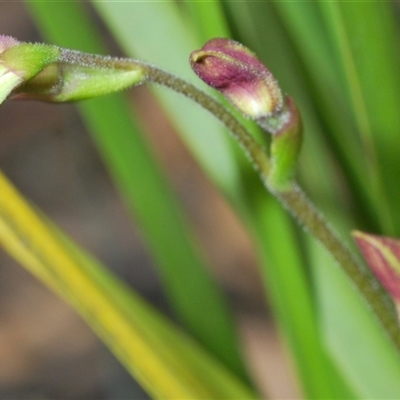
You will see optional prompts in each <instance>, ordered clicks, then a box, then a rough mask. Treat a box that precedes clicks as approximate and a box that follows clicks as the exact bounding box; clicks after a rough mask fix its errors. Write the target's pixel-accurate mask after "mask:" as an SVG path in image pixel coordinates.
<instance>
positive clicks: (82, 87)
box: [0, 35, 400, 351]
mask: <svg viewBox="0 0 400 400" xmlns="http://www.w3.org/2000/svg"><path fill="white" fill-rule="evenodd" d="M2 46H3V47H2ZM7 46H8V47H7ZM2 49H3V50H2ZM28 56H29V57H28ZM235 57H236V58H235ZM237 57H239V60H237ZM207 59H208V61H207ZM27 60H28V61H27ZM200 61H201V68H203V67H204V66H206V67H207V68H206V70H202V69H201V68H200V69H199V70H198V71H197V72H198V73H199V75H204V73H205V72H207V73H208V69H209V66H210V63H211V66H212V67H213V68H217V72H218V71H220V72H221V71H222V72H223V74H222V75H223V77H224V79H225V80H226V82H222V81H221V80H218V79H216V77H215V76H214V77H212V79H214V81H212V82H213V85H211V86H213V87H215V88H217V89H220V91H222V92H225V94H227V97H228V99H230V100H231V101H232V100H233V104H234V105H235V106H236V107H237V108H238V109H239V110H240V111H242V112H243V113H244V114H245V115H247V116H248V117H250V118H253V119H254V120H255V121H256V122H257V123H259V125H260V126H261V127H263V128H264V129H265V130H266V131H268V133H269V134H271V135H272V140H271V146H270V149H269V152H266V151H265V149H264V148H263V146H262V145H260V144H259V143H258V142H257V141H256V140H255V139H254V138H253V137H252V136H251V134H250V133H249V132H248V131H247V130H246V129H245V128H244V127H243V125H242V124H241V123H240V122H239V121H238V120H237V119H236V118H235V117H234V116H233V115H232V113H230V112H229V111H228V110H227V109H226V108H225V107H224V106H223V105H222V104H221V103H219V102H218V101H216V100H215V99H214V98H212V97H210V96H209V95H207V94H206V93H204V92H203V91H201V90H199V89H197V88H196V87H195V86H193V85H191V84H190V83H188V82H186V81H184V80H182V79H180V78H178V77H175V76H174V75H172V74H169V73H167V72H165V71H162V70H160V69H158V68H156V67H154V66H151V65H149V64H147V63H144V62H142V61H139V60H133V59H117V58H111V57H103V56H98V55H91V54H83V53H79V52H75V51H70V50H64V49H60V48H58V47H55V46H46V45H31V44H19V42H17V41H14V40H10V39H5V37H4V36H1V35H0V102H1V101H2V100H4V99H5V98H6V97H7V96H8V95H10V94H11V95H12V96H14V97H16V98H37V99H41V100H46V101H54V102H60V101H74V100H81V99H85V98H90V97H94V96H100V95H104V94H107V93H112V92H115V91H118V90H121V89H124V88H127V87H130V86H134V85H139V84H143V83H146V82H152V83H156V84H159V85H162V86H165V87H167V88H169V89H172V90H174V91H176V92H178V93H181V94H183V95H184V96H186V97H188V98H190V99H192V100H193V101H195V102H196V103H197V104H199V105H201V106H203V107H204V108H205V109H206V110H208V111H209V112H210V113H212V114H213V115H214V116H215V117H216V118H217V119H219V120H220V121H221V122H222V123H223V124H224V125H225V126H226V127H227V128H228V129H229V131H230V132H231V134H232V136H233V137H234V138H235V140H237V142H238V143H239V144H240V145H241V147H242V148H243V150H244V151H245V153H246V154H247V156H248V158H249V160H250V161H251V162H252V164H253V166H254V168H255V169H256V170H257V172H258V173H259V175H260V177H261V180H262V182H263V183H264V185H265V187H266V188H267V189H268V190H269V191H270V192H271V193H272V194H273V195H274V196H276V197H277V198H278V199H279V200H280V201H281V203H282V204H283V206H284V207H285V208H286V209H287V210H288V211H289V212H290V213H291V214H292V215H293V216H294V217H295V218H296V219H297V221H298V222H299V223H300V225H301V226H303V227H304V228H305V229H306V230H307V231H308V232H309V233H310V234H311V235H312V236H314V237H315V238H316V239H317V240H318V241H319V242H320V243H321V244H322V245H323V246H324V247H325V248H326V250H327V251H328V252H330V253H331V255H332V256H333V257H334V259H335V260H336V261H337V262H338V263H339V264H340V265H341V266H342V268H343V269H344V270H345V272H346V273H347V275H348V276H349V278H350V280H351V281H352V282H353V283H354V285H355V286H356V287H357V288H358V290H359V292H360V293H361V295H362V296H363V298H364V299H365V301H366V303H367V304H368V305H369V307H370V308H371V309H372V310H373V311H374V313H375V315H376V317H377V319H378V320H379V321H380V322H381V325H382V327H383V328H384V329H385V331H386V332H387V334H388V336H390V338H391V339H392V341H393V342H394V344H395V345H396V347H397V349H398V350H399V351H400V330H399V325H398V321H397V317H396V314H395V312H394V309H393V305H392V303H391V302H390V300H389V298H388V296H387V295H386V294H385V292H384V291H383V290H382V289H381V287H380V286H379V285H377V281H376V280H375V278H374V277H373V276H372V274H371V273H370V272H369V270H367V269H366V268H365V266H364V265H363V264H361V263H360V262H359V261H358V260H357V259H356V258H355V256H354V255H353V254H352V253H351V251H350V250H349V249H348V248H347V246H346V245H345V244H344V243H343V242H342V240H340V239H339V237H338V236H337V234H336V233H335V232H334V231H333V229H332V228H331V227H330V226H329V224H328V223H327V222H326V221H325V219H324V217H323V216H322V215H321V213H320V212H319V211H318V210H317V209H316V208H315V207H314V206H313V205H312V204H311V202H310V201H309V200H308V199H307V198H306V196H305V194H304V193H303V192H302V190H301V189H300V188H299V187H298V185H297V184H296V182H295V179H294V175H295V167H296V164H297V157H298V153H299V151H300V146H301V132H302V128H301V120H300V116H299V113H298V111H297V108H296V106H295V104H294V102H293V100H292V99H291V98H290V97H289V96H285V95H283V94H282V93H281V92H280V89H279V87H276V86H277V82H276V80H275V79H274V78H273V77H272V75H271V74H270V72H269V71H268V70H267V69H266V68H265V67H264V66H263V65H262V64H261V63H260V62H259V61H258V60H257V59H255V56H254V54H253V53H251V52H250V51H248V50H247V49H246V48H243V46H241V45H237V44H236V42H235V43H231V42H229V43H226V42H221V41H220V40H219V41H216V42H213V43H212V46H211V47H206V46H205V47H204V48H203V49H202V50H200V51H199V52H197V53H194V54H193V53H192V56H191V63H192V65H193V66H199V65H200V64H199V63H200ZM204 62H205V64H204ZM207 63H208V64H207ZM246 63H247V64H246ZM207 65H208V66H207ZM246 65H247V67H246ZM246 68H247V69H246ZM199 71H200V72H199ZM204 71H205V72H204ZM246 71H247V72H246ZM249 71H250V74H249ZM214 72H215V71H214ZM237 76H239V77H240V79H239V80H237ZM232 77H236V78H234V84H233V85H229V80H230V79H233V78H232ZM207 79H208V78H207ZM210 79H211V78H210ZM215 79H216V80H215ZM235 79H236V80H235ZM265 95H267V98H265ZM243 96H244V101H242V100H243ZM268 96H269V97H268ZM254 100H255V101H254Z"/></svg>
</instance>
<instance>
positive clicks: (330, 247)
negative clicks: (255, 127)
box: [145, 65, 400, 352]
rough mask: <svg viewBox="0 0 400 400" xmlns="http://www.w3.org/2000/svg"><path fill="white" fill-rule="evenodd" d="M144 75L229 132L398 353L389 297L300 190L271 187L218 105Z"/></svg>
mask: <svg viewBox="0 0 400 400" xmlns="http://www.w3.org/2000/svg"><path fill="white" fill-rule="evenodd" d="M145 71H146V72H145V74H146V78H147V80H148V81H150V82H154V83H157V84H160V85H162V86H166V87H168V88H170V89H172V90H174V91H176V92H178V93H181V94H183V95H185V96H186V97H189V98H190V99H192V100H193V101H195V102H196V103H198V104H199V105H201V106H203V107H204V108H205V109H207V110H208V111H209V112H211V113H212V114H213V115H214V116H215V117H216V118H218V119H219V120H220V121H221V122H222V123H223V124H224V125H225V126H226V127H227V128H228V129H229V130H230V132H231V134H232V135H233V137H234V138H235V139H236V140H237V141H238V142H239V143H240V145H241V146H242V148H243V149H244V151H245V152H246V154H247V156H248V157H249V159H250V161H251V162H252V164H253V166H254V168H255V169H256V170H257V171H258V172H259V174H260V177H261V179H262V181H263V183H264V185H265V187H266V188H267V189H268V191H269V192H271V193H272V194H273V195H274V196H275V197H277V198H278V199H279V200H280V202H281V203H282V204H283V206H284V207H285V208H286V209H287V210H288V211H289V212H290V213H291V214H292V215H293V217H294V218H295V219H296V220H297V221H298V222H299V224H300V225H301V226H302V227H304V228H305V229H306V230H307V231H308V232H309V233H310V234H311V235H312V236H313V237H314V238H316V239H317V240H318V241H319V242H320V243H321V244H322V245H323V246H324V247H325V249H326V250H327V251H328V252H329V253H330V254H331V255H332V256H333V258H334V259H335V260H336V261H337V262H338V263H339V264H340V265H341V267H342V268H343V269H344V271H345V272H346V274H347V275H348V277H349V278H350V280H351V281H352V282H353V284H354V285H355V287H356V288H357V289H358V291H359V292H360V294H361V295H362V297H363V298H364V300H365V301H366V303H367V304H368V306H369V308H370V309H371V310H372V311H373V313H374V314H375V316H376V317H377V319H378V320H379V321H380V323H381V325H382V327H383V329H384V330H385V331H386V333H387V335H388V336H389V337H390V339H391V340H392V341H393V343H394V344H395V346H396V348H397V349H398V351H399V352H400V328H399V323H398V319H397V316H396V313H395V310H394V307H393V303H392V302H391V300H390V298H389V296H388V295H387V293H386V292H385V291H384V290H383V289H382V287H381V286H380V284H379V283H378V281H377V280H376V278H375V277H374V276H373V275H372V273H371V272H370V270H369V269H368V268H366V266H365V265H364V264H362V263H361V262H359V261H358V260H357V259H356V257H355V256H354V254H353V253H352V252H351V251H350V250H349V248H348V247H347V246H346V245H345V244H344V242H343V241H342V240H341V239H340V238H339V236H338V235H337V234H336V232H334V230H333V229H332V227H331V226H330V225H329V224H328V223H327V221H326V220H325V218H324V217H323V215H322V214H321V213H320V212H319V211H318V210H317V209H316V207H315V206H314V205H313V204H312V203H311V201H310V200H309V199H308V198H307V197H306V195H305V194H304V192H303V191H302V190H301V189H300V187H298V186H297V184H296V183H294V182H293V184H292V185H291V187H290V188H285V190H277V189H276V187H273V186H272V185H271V182H270V179H269V178H270V172H271V166H270V161H269V158H268V155H267V154H266V152H265V151H264V148H263V147H262V146H261V145H260V144H259V143H257V142H256V141H255V140H254V139H253V137H252V136H251V135H250V133H249V132H248V131H247V130H246V129H245V128H244V127H243V125H242V124H241V123H240V122H239V121H238V120H237V119H236V118H235V117H234V116H233V115H232V114H231V113H230V112H229V111H228V110H226V108H225V107H224V106H222V105H221V104H220V103H219V102H217V101H216V100H214V99H213V98H212V97H210V96H208V95H207V94H206V93H204V92H202V91H201V90H199V89H197V88H196V87H195V86H193V85H191V84H189V83H188V82H186V81H184V80H182V79H180V78H177V77H175V76H173V75H171V74H169V73H167V72H165V71H162V70H160V69H158V68H155V67H152V66H149V65H146V66H145Z"/></svg>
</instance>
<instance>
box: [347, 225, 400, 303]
mask: <svg viewBox="0 0 400 400" xmlns="http://www.w3.org/2000/svg"><path fill="white" fill-rule="evenodd" d="M353 237H354V238H355V241H356V243H357V245H358V247H359V248H360V250H361V252H362V254H363V256H364V258H365V260H366V261H367V263H368V265H369V266H370V268H371V269H372V272H373V273H374V274H375V276H376V277H377V279H378V280H379V282H380V283H381V284H382V286H383V287H385V289H386V290H387V291H388V292H389V294H390V295H391V297H392V298H393V300H394V302H395V303H396V305H397V307H398V308H399V306H400V240H399V239H393V238H390V237H387V236H378V235H371V234H367V233H363V232H359V231H356V232H353ZM399 310H400V308H399Z"/></svg>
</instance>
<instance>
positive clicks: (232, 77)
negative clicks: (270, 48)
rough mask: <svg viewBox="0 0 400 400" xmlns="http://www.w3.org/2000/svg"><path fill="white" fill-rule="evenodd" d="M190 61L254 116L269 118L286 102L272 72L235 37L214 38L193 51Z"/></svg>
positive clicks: (196, 69) (216, 87)
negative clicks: (232, 38)
mask: <svg viewBox="0 0 400 400" xmlns="http://www.w3.org/2000/svg"><path fill="white" fill-rule="evenodd" d="M190 64H191V66H192V68H193V71H194V72H195V73H196V74H197V75H198V76H199V77H200V78H201V79H202V80H203V81H204V82H205V83H207V84H208V85H209V86H211V87H213V88H215V89H217V90H219V91H220V92H221V93H222V94H223V95H225V96H226V97H227V98H228V99H229V100H230V101H231V103H232V104H233V105H234V106H235V107H236V108H238V109H239V110H240V111H241V112H242V113H243V114H244V115H246V116H248V117H250V118H253V119H256V120H258V119H262V118H265V117H266V116H268V115H271V114H273V113H275V112H276V111H278V110H280V109H281V108H282V106H283V96H282V92H281V90H280V88H279V85H278V83H277V81H276V80H275V78H274V77H273V75H272V74H271V72H270V71H269V70H268V69H267V68H266V67H265V66H264V65H263V64H262V63H261V62H260V61H259V60H258V59H257V57H256V56H255V55H254V53H252V52H251V51H250V50H249V49H248V48H247V47H245V46H243V45H242V44H240V43H238V42H236V41H234V40H231V39H224V38H217V39H211V40H210V41H208V42H207V43H206V44H205V45H204V46H203V47H202V48H201V49H200V50H197V51H194V52H193V53H192V54H191V55H190Z"/></svg>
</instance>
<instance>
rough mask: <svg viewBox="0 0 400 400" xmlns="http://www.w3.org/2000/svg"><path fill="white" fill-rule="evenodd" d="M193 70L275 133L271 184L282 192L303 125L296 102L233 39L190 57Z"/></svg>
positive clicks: (215, 41) (211, 44)
mask: <svg viewBox="0 0 400 400" xmlns="http://www.w3.org/2000/svg"><path fill="white" fill-rule="evenodd" d="M190 64H191V67H192V69H193V71H194V72H195V73H196V74H197V75H198V76H199V77H200V78H201V79H202V80H203V81H204V82H205V83H207V84H208V85H209V86H211V87H213V88H215V89H217V90H218V91H219V92H221V93H222V94H223V95H224V96H225V97H227V99H228V100H229V101H230V102H231V103H232V104H233V105H234V106H235V107H236V108H237V109H238V110H239V111H241V112H242V113H243V114H244V115H245V116H246V117H250V118H252V119H254V120H255V121H256V122H257V123H258V124H259V125H260V126H261V128H263V129H264V130H265V131H267V132H268V133H270V134H272V141H271V161H272V169H271V176H270V180H269V181H270V184H271V186H273V187H274V188H276V189H279V190H283V189H285V188H286V187H287V186H288V185H290V184H291V183H292V180H293V177H294V172H295V168H296V164H297V158H298V153H299V151H300V146H301V137H302V126H301V119H300V115H299V113H298V111H297V108H296V105H295V103H294V101H293V100H292V99H291V98H290V97H288V96H284V95H283V94H282V91H281V89H280V87H279V85H278V82H277V80H276V79H275V78H274V77H273V75H272V74H271V72H270V71H269V70H268V69H267V68H266V67H265V66H264V65H263V64H262V63H261V62H260V61H259V60H258V59H257V57H256V56H255V54H254V53H252V52H251V51H250V50H249V49H247V48H246V47H245V46H243V45H242V44H240V43H238V42H235V41H234V40H231V39H223V38H217V39H211V40H210V41H208V42H207V43H206V44H205V45H204V46H203V47H202V48H201V49H200V50H197V51H194V52H193V53H192V54H191V55H190Z"/></svg>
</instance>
